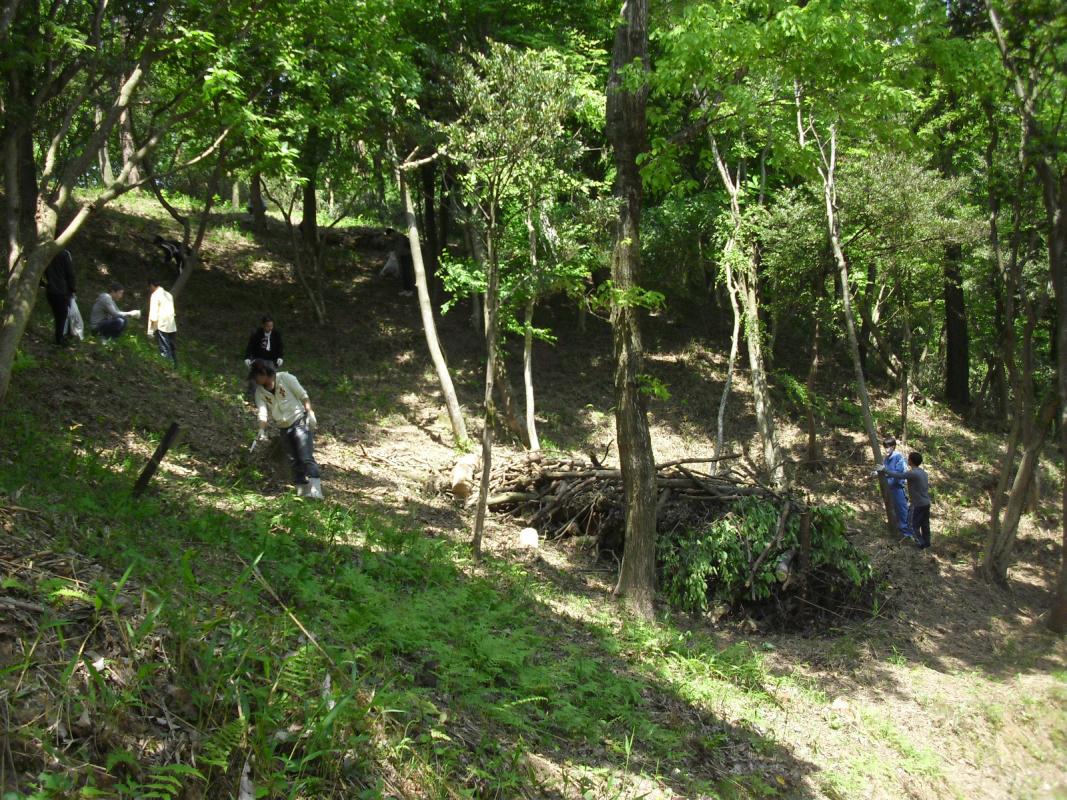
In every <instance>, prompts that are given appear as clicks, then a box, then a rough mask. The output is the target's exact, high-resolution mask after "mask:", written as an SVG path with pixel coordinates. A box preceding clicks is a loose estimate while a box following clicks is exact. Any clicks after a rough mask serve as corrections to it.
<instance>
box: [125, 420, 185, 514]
mask: <svg viewBox="0 0 1067 800" xmlns="http://www.w3.org/2000/svg"><path fill="white" fill-rule="evenodd" d="M178 430H179V428H178V423H177V422H172V423H171V424H170V427H169V428H167V432H166V433H165V434H163V441H161V442H160V443H159V447H157V448H156V452H154V453H153V454H152V457H151V458H150V459H148V463H147V464H145V467H144V469H143V470H141V475H140V477H138V478H137V483H135V484H134V485H133V496H134V497H140V496H141V494H142V493H143V492H144V490H145V489H147V488H148V482H149V481H150V480H152V476H153V475H155V474H156V470H157V469H159V465H160V463H161V462H162V461H163V456H165V455H166V454H167V451H168V450H170V448H171V446H172V445H173V444H174V442H175V441H176V440H177V439H178Z"/></svg>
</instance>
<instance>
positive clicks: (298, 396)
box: [248, 359, 322, 500]
mask: <svg viewBox="0 0 1067 800" xmlns="http://www.w3.org/2000/svg"><path fill="white" fill-rule="evenodd" d="M248 377H249V378H250V379H251V380H252V381H254V382H255V384H256V409H257V411H258V414H259V433H258V434H257V439H258V440H259V441H265V440H266V439H267V427H268V426H269V425H270V423H271V422H273V423H274V425H275V426H276V427H278V428H280V429H281V430H282V436H283V438H284V440H285V447H286V450H287V451H288V453H289V464H290V466H291V467H292V470H293V483H295V484H296V493H297V495H298V496H299V497H310V498H314V499H317V500H321V499H322V481H321V479H320V474H319V465H318V464H317V463H316V462H315V439H314V432H315V428H316V427H317V426H318V420H316V418H315V412H314V411H313V410H312V408H311V398H310V397H309V396H308V393H307V391H306V390H305V389H304V387H303V386H301V385H300V381H298V380H297V379H296V376H295V375H292V374H290V373H288V372H278V371H277V370H276V369H275V368H274V365H273V364H271V363H270V362H269V361H264V360H263V359H257V360H256V361H253V362H252V368H251V369H250V370H249V372H248Z"/></svg>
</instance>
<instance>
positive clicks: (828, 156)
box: [797, 88, 900, 536]
mask: <svg viewBox="0 0 1067 800" xmlns="http://www.w3.org/2000/svg"><path fill="white" fill-rule="evenodd" d="M797 104H798V115H797V116H798V125H799V124H800V121H801V115H800V110H799V104H800V92H799V88H798V90H797ZM801 131H802V133H801V137H800V139H801V145H802V146H803V144H804V135H803V128H802V127H801ZM826 147H828V148H829V149H828V150H827V149H825V148H826ZM820 148H821V157H822V166H821V167H820V168H819V173H820V175H821V177H822V181H823V200H824V203H825V206H826V225H827V229H828V231H829V234H830V247H831V249H832V251H833V254H834V261H835V262H836V264H837V269H838V272H839V275H840V287H841V308H842V312H843V313H844V316H845V330H846V332H847V334H848V346H849V354H850V355H851V356H852V368H853V370H854V371H855V375H856V391H857V392H858V393H859V397H860V404H861V406H862V407H863V424H864V427H865V429H866V431H867V441H868V443H869V444H870V447H871V458H872V459H873V460H874V463H875V464H880V463H881V462H882V448H881V446H880V444H879V442H878V432H877V430H875V427H874V415H873V414H872V413H871V397H870V395H869V394H868V393H867V379H866V377H865V375H864V371H863V359H862V357H861V356H860V345H859V338H858V337H857V335H856V317H855V314H853V312H852V289H851V287H850V285H849V277H848V259H846V258H845V251H844V249H843V247H842V245H841V227H840V226H841V223H840V220H839V219H838V216H837V185H836V181H835V171H836V169H837V129H836V127H834V126H831V127H830V141H829V143H828V145H820ZM878 488H879V490H880V491H881V493H882V504H883V505H884V506H885V514H886V526H887V528H888V530H889V533H890V535H891V536H896V535H897V532H898V531H899V530H900V527H899V521H898V519H897V511H896V507H895V506H894V504H893V498H892V497H891V496H890V494H889V483H888V481H887V479H886V477H885V476H884V475H880V476H879V478H878Z"/></svg>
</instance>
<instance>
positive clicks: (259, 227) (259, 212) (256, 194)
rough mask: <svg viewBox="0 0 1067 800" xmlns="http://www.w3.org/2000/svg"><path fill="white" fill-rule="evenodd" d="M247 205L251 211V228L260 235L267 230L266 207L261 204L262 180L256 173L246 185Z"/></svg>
mask: <svg viewBox="0 0 1067 800" xmlns="http://www.w3.org/2000/svg"><path fill="white" fill-rule="evenodd" d="M248 205H249V206H251V209H252V228H253V229H254V230H256V231H259V232H260V233H262V232H264V231H265V230H267V206H266V204H265V203H264V202H263V178H262V176H261V175H260V174H259V173H258V172H257V173H255V174H253V175H252V180H251V181H249V183H248Z"/></svg>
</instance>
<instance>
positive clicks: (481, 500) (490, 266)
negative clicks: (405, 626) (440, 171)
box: [471, 197, 500, 559]
mask: <svg viewBox="0 0 1067 800" xmlns="http://www.w3.org/2000/svg"><path fill="white" fill-rule="evenodd" d="M489 206H490V212H489V213H490V219H489V226H488V229H487V230H486V237H485V239H486V250H487V251H488V252H487V254H486V255H487V258H486V263H485V266H486V271H487V274H486V289H485V317H486V323H487V324H486V335H485V344H486V350H487V351H488V358H487V359H486V365H485V419H484V421H483V423H482V475H481V481H480V482H479V484H478V508H477V511H476V512H475V516H474V539H473V541H472V542H471V548H472V549H473V551H474V557H475V558H476V559H477V558H481V555H482V536H483V534H484V532H485V513H486V510H487V509H488V507H489V478H490V471H491V470H492V466H493V424H494V422H495V419H494V418H495V416H496V406H495V405H494V403H493V379H494V377H495V376H496V370H497V363H496V362H497V345H498V342H497V310H498V308H499V303H500V271H499V269H498V266H497V254H496V218H495V214H496V198H495V197H493V198H492V199H491V200H490V203H489Z"/></svg>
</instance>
